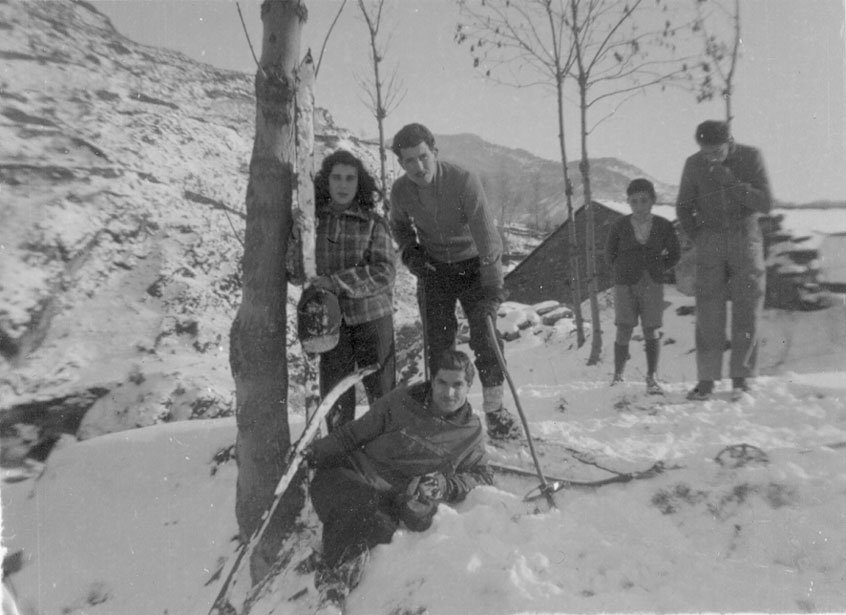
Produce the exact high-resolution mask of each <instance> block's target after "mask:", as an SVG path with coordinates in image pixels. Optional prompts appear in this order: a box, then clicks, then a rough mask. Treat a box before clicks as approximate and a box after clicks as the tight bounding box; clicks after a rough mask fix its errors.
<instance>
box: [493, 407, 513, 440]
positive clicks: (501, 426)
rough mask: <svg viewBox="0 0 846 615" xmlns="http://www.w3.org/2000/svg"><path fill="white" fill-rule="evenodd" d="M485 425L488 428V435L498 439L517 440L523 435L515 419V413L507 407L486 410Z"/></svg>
mask: <svg viewBox="0 0 846 615" xmlns="http://www.w3.org/2000/svg"><path fill="white" fill-rule="evenodd" d="M485 425H486V426H487V428H488V435H489V436H490V437H491V438H494V439H496V440H517V439H518V438H520V435H521V430H520V426H519V425H518V424H517V421H516V420H514V415H513V414H511V413H510V412H509V411H508V410H506V409H505V407H500V409H499V410H494V411H493V412H486V413H485Z"/></svg>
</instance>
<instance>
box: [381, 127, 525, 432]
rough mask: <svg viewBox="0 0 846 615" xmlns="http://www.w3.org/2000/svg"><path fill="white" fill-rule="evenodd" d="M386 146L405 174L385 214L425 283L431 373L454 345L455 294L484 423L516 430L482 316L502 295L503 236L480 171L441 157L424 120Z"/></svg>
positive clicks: (405, 259)
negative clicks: (479, 383)
mask: <svg viewBox="0 0 846 615" xmlns="http://www.w3.org/2000/svg"><path fill="white" fill-rule="evenodd" d="M391 149H392V150H393V152H394V153H395V154H396V155H397V158H399V163H400V166H401V167H402V168H403V170H405V175H403V176H402V177H400V178H399V179H398V180H397V181H396V182H394V186H393V189H392V190H391V214H390V222H391V229H392V230H393V234H394V239H395V240H396V242H397V244H398V246H399V249H400V253H401V254H402V262H403V263H404V264H405V266H406V267H408V269H409V271H411V273H413V274H414V275H415V276H417V279H418V283H419V285H420V287H421V289H422V300H421V305H420V312H421V316H422V318H423V322H424V323H425V335H426V345H427V348H428V355H429V356H428V357H426V361H428V364H429V367H430V373H434V359H435V358H436V357H438V356H440V354H441V353H442V352H443V351H444V350H447V349H449V348H454V347H455V336H456V333H457V331H458V322H457V320H456V318H455V304H456V301H458V302H460V303H461V307H462V308H463V309H464V313H465V314H466V315H467V320H468V322H469V325H470V348H471V349H472V350H473V353H474V354H475V355H476V368H477V369H478V370H479V379H480V380H481V381H482V394H483V403H482V409H483V410H484V412H485V423H486V426H487V431H488V435H490V436H491V437H493V438H517V437H519V435H520V428H519V427H518V425H517V423H516V421H515V420H514V415H512V414H511V413H509V412H508V411H507V410H506V409H505V408H504V407H503V405H502V396H503V388H502V383H503V380H504V375H503V373H502V370H501V369H500V367H499V363H498V361H497V356H496V347H495V346H494V344H500V348H501V347H502V342H501V341H500V340H499V339H492V338H491V335H490V334H489V333H488V327H487V322H486V321H487V319H488V317H491V318H493V320H494V322H496V318H497V311H498V309H499V306H500V303H501V302H502V301H503V299H504V298H505V290H504V288H503V275H502V262H501V259H502V240H501V239H500V236H499V233H498V232H497V229H496V227H495V226H494V221H493V217H492V216H491V213H490V211H489V209H488V204H487V201H486V199H485V193H484V190H483V189H482V184H481V182H480V181H479V178H478V177H476V176H475V175H474V174H472V173H470V172H469V171H467V170H465V169H463V168H461V167H459V166H458V165H455V164H452V163H449V162H443V161H441V160H438V150H437V148H436V147H435V137H434V136H433V135H432V133H431V132H430V131H429V129H428V128H426V127H425V126H423V125H422V124H408V125H406V126H404V127H403V128H402V129H401V130H400V131H399V132H398V133H397V134H396V136H394V140H393V143H392V145H391Z"/></svg>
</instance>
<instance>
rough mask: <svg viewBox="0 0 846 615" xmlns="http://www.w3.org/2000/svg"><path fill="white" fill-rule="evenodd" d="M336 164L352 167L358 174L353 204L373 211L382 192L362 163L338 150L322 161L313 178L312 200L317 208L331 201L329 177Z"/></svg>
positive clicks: (345, 152) (348, 153)
mask: <svg viewBox="0 0 846 615" xmlns="http://www.w3.org/2000/svg"><path fill="white" fill-rule="evenodd" d="M336 164H344V165H347V166H350V167H354V168H355V170H356V171H357V172H358V189H357V190H356V193H355V198H354V199H353V201H354V202H356V203H358V205H359V207H361V208H362V209H364V210H370V211H372V210H374V209H375V208H376V201H378V200H380V199H381V198H382V192H381V191H380V190H379V187H378V186H377V185H376V180H375V179H373V176H372V175H371V174H370V172H369V171H368V170H367V169H366V168H365V166H364V163H363V162H362V161H361V160H360V159H359V158H357V157H356V156H354V155H353V154H351V153H350V152H348V151H346V150H343V149H339V150H337V151H335V152H332V153H331V154H329V155H328V156H326V158H324V159H323V163H322V164H321V165H320V170H319V171H318V172H317V175H316V176H315V178H314V200H315V205H316V206H317V207H321V206H323V205H326V204H328V203H329V202H330V201H331V200H332V196H331V195H330V194H329V175H330V174H331V173H332V169H333V168H334V167H335V165H336Z"/></svg>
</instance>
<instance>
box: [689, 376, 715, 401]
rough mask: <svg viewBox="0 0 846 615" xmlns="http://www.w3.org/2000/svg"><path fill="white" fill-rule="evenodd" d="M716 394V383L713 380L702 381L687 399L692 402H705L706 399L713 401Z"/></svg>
mask: <svg viewBox="0 0 846 615" xmlns="http://www.w3.org/2000/svg"><path fill="white" fill-rule="evenodd" d="M713 393H714V381H713V380H700V381H699V382H698V383H697V385H696V386H695V387H693V388H692V389H691V390H690V392H689V393H688V394H687V398H688V399H689V400H690V401H705V400H706V399H711V395H712V394H713Z"/></svg>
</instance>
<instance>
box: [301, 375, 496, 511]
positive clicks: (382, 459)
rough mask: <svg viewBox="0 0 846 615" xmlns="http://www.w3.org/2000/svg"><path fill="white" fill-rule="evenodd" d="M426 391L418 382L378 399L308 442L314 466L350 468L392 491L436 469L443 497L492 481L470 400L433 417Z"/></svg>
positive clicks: (398, 491)
mask: <svg viewBox="0 0 846 615" xmlns="http://www.w3.org/2000/svg"><path fill="white" fill-rule="evenodd" d="M429 391H430V386H429V383H418V384H415V385H412V386H410V387H400V388H397V389H395V390H393V391H391V392H390V393H388V394H387V395H385V396H384V397H382V398H381V399H378V400H377V401H375V402H374V403H373V405H372V407H371V409H370V411H369V412H367V414H365V415H364V416H362V417H360V418H358V419H356V420H354V421H351V422H350V423H346V424H344V425H341V426H340V427H337V428H336V429H335V430H334V431H333V432H332V433H331V434H329V435H328V436H326V437H325V438H321V439H319V440H316V441H315V442H313V443H312V445H311V450H312V452H313V460H314V461H313V463H314V465H315V466H316V467H317V468H329V467H335V466H341V467H347V468H350V469H353V470H355V472H356V474H357V475H358V476H359V477H360V478H361V480H362V482H364V483H367V484H369V485H371V486H373V487H375V488H376V489H378V490H380V491H392V492H394V493H396V494H401V493H404V492H405V490H406V489H407V488H408V485H409V484H410V483H411V482H412V480H414V479H415V478H417V477H420V476H422V475H424V474H428V473H431V472H440V473H442V474H443V475H444V476H445V477H446V479H447V482H448V487H449V488H448V489H447V497H446V498H445V499H446V501H448V502H457V501H460V500H462V499H464V497H465V496H466V495H467V493H468V492H469V491H470V490H471V489H472V488H473V487H475V486H477V485H482V484H485V485H490V484H492V483H493V478H492V476H491V473H490V470H489V469H488V467H487V457H486V453H485V445H484V441H485V436H484V430H483V429H482V424H481V421H480V420H479V418H478V417H477V416H475V415H474V414H473V411H472V408H471V406H470V404H469V403H465V404H464V406H462V407H461V408H459V409H458V410H457V411H455V412H454V413H452V414H451V415H448V416H446V417H436V416H434V415H433V414H432V413H431V412H430V411H429V409H428V407H427V404H428V403H429V402H430V400H429Z"/></svg>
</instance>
